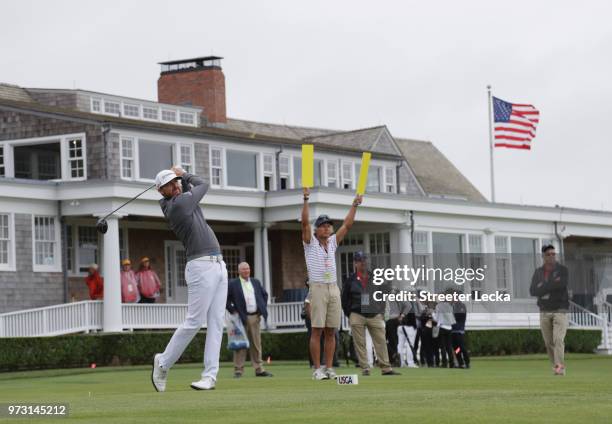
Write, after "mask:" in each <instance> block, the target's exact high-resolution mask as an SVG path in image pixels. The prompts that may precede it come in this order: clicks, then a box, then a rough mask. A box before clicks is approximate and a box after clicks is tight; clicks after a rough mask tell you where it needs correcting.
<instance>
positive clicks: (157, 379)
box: [151, 353, 168, 392]
mask: <svg viewBox="0 0 612 424" xmlns="http://www.w3.org/2000/svg"><path fill="white" fill-rule="evenodd" d="M160 356H161V353H156V354H155V356H154V357H153V370H151V383H153V387H155V390H157V391H158V392H165V391H166V380H167V379H168V370H165V369H163V368H162V367H161V365H159V357H160Z"/></svg>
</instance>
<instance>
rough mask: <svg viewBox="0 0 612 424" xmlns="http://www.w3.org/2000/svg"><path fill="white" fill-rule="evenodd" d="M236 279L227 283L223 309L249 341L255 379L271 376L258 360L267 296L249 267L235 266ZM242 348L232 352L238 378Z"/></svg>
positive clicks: (242, 365)
mask: <svg viewBox="0 0 612 424" xmlns="http://www.w3.org/2000/svg"><path fill="white" fill-rule="evenodd" d="M238 274H239V275H240V276H239V277H238V278H235V279H233V280H231V281H230V282H229V285H228V289H227V306H226V308H227V310H228V311H229V312H230V313H231V314H238V315H239V316H240V320H241V321H242V324H244V328H245V329H246V333H247V337H248V339H249V354H250V356H251V363H252V364H253V368H255V375H256V376H257V377H272V374H270V373H269V372H268V371H266V370H265V369H264V367H263V360H262V358H261V329H260V326H259V322H260V317H264V319H267V318H268V309H267V304H268V293H266V291H265V290H264V288H263V286H262V285H261V283H260V282H259V280H257V279H255V278H251V267H250V266H249V264H248V263H246V262H242V263H241V264H240V265H238ZM245 360H246V349H240V350H236V351H234V377H235V378H240V377H242V373H243V372H244V362H245Z"/></svg>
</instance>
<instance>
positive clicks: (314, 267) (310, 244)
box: [302, 145, 370, 380]
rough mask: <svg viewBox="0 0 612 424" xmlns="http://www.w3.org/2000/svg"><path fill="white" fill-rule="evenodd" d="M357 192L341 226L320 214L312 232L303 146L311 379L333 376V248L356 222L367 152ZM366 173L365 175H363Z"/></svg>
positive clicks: (309, 152)
mask: <svg viewBox="0 0 612 424" xmlns="http://www.w3.org/2000/svg"><path fill="white" fill-rule="evenodd" d="M363 159H364V160H363V161H362V166H361V173H360V176H359V184H358V190H357V195H356V196H355V200H353V204H352V206H351V209H350V210H349V212H348V214H347V215H346V218H344V222H343V223H342V226H341V227H340V228H339V229H338V231H337V232H336V233H335V234H334V227H333V221H332V220H331V219H330V218H329V216H327V215H320V216H319V217H318V218H317V219H316V221H315V223H314V226H315V230H314V233H313V232H312V229H311V226H310V217H309V213H308V200H309V197H310V188H311V187H313V186H314V165H313V163H314V151H313V146H312V145H303V146H302V186H303V191H304V206H303V208H302V244H303V246H304V257H305V259H306V268H307V269H308V281H309V286H310V290H309V292H308V300H309V302H308V304H309V305H310V319H311V322H312V333H311V337H310V355H311V357H312V361H313V364H314V368H315V370H314V373H313V374H312V378H313V379H314V380H328V379H331V378H336V372H335V371H334V369H333V368H332V362H333V357H334V351H335V349H336V340H335V331H336V330H337V329H338V328H339V327H340V317H341V315H340V314H341V310H342V304H341V300H340V288H339V287H338V284H337V282H336V249H337V247H338V245H339V244H340V243H341V242H342V240H343V239H344V237H345V236H346V233H347V232H348V230H349V229H350V228H351V226H352V225H353V222H354V221H355V214H356V213H357V207H358V206H359V205H360V204H361V201H362V199H363V194H364V192H365V185H366V181H367V173H368V167H369V162H370V154H369V153H364V158H363ZM364 175H365V176H364ZM362 179H363V182H362ZM322 333H323V334H324V335H325V366H326V367H325V369H324V368H322V367H321V361H320V358H321V344H320V343H321V334H322Z"/></svg>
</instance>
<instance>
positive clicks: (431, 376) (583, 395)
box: [0, 355, 612, 424]
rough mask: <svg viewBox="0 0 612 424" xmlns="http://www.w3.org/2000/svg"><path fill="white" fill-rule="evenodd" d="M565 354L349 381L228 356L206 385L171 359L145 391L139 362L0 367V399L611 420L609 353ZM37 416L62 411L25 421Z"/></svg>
mask: <svg viewBox="0 0 612 424" xmlns="http://www.w3.org/2000/svg"><path fill="white" fill-rule="evenodd" d="M567 363H568V373H567V375H566V376H565V377H555V376H553V375H552V372H551V368H550V366H549V364H548V361H547V360H546V359H545V358H544V357H543V356H541V355H531V356H515V357H506V358H475V359H474V360H473V368H472V369H471V370H458V369H457V370H451V369H409V370H408V369H401V370H400V371H401V372H402V375H401V376H399V377H383V376H380V374H379V372H374V373H373V375H372V376H370V377H361V376H360V377H359V385H357V386H338V385H337V384H336V383H335V382H333V381H317V382H315V381H312V380H311V379H310V371H309V369H308V368H307V366H305V365H303V364H301V363H296V362H279V363H275V364H272V365H271V366H269V367H268V369H269V370H270V371H271V372H273V373H274V378H255V377H254V376H253V374H252V370H248V372H247V373H245V377H243V378H242V379H240V380H234V379H232V378H231V376H232V368H231V365H230V364H223V367H222V369H221V372H220V375H219V380H218V383H217V389H216V390H214V391H209V392H198V391H194V390H192V389H191V388H190V387H189V384H190V382H191V381H194V380H197V379H198V378H199V373H200V367H199V365H197V364H193V365H177V366H176V367H175V368H173V369H172V370H171V371H170V374H169V381H168V387H167V391H166V392H165V393H156V392H155V391H154V390H153V388H152V386H151V383H150V379H149V378H150V368H149V367H143V366H134V367H121V368H112V367H109V368H97V369H64V370H47V371H29V372H17V373H6V374H0V403H8V402H37V403H40V402H43V403H51V402H55V403H59V402H66V403H69V404H70V417H69V418H68V419H67V420H68V421H71V422H87V423H136V422H143V423H144V422H147V423H191V422H194V423H195V422H198V423H226V424H227V423H260V422H261V423H306V422H308V423H344V422H346V423H351V424H356V423H368V424H371V423H385V424H387V423H418V424H422V423H442V424H445V423H457V424H460V423H487V424H488V423H555V424H559V423H577V422H583V423H589V424H591V423H606V424H608V423H610V422H612V358H610V357H600V356H594V355H569V356H568V360H567ZM338 371H339V373H340V374H351V373H356V369H355V368H353V367H350V368H347V367H342V368H340V369H338ZM0 421H2V418H0ZM30 421H32V420H30ZM45 421H50V422H55V423H57V422H63V421H65V420H64V419H59V420H58V419H52V420H44V419H36V420H35V421H32V422H36V423H42V422H45ZM6 422H11V423H12V422H15V423H17V422H23V421H22V420H19V419H10V420H9V419H6Z"/></svg>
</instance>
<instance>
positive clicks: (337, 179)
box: [324, 159, 340, 188]
mask: <svg viewBox="0 0 612 424" xmlns="http://www.w3.org/2000/svg"><path fill="white" fill-rule="evenodd" d="M324 163H325V169H324V171H325V187H329V183H330V180H332V179H331V178H330V177H329V166H330V165H333V168H334V170H335V173H336V176H335V177H334V178H333V184H334V185H333V186H332V187H333V188H338V183H339V182H340V175H339V172H340V171H339V168H340V167H339V166H338V160H335V159H325V161H324Z"/></svg>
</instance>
